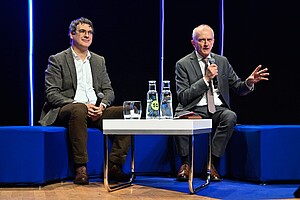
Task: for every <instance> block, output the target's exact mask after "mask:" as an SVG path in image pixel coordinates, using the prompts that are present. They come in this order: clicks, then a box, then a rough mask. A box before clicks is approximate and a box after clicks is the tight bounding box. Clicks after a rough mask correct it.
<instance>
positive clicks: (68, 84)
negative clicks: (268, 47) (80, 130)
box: [39, 48, 115, 126]
mask: <svg viewBox="0 0 300 200" xmlns="http://www.w3.org/2000/svg"><path fill="white" fill-rule="evenodd" d="M90 65H91V71H92V76H93V87H94V90H95V93H96V94H97V93H99V92H102V93H103V94H104V98H103V99H102V102H103V103H105V104H106V105H107V106H110V105H111V104H112V103H113V101H114V99H115V95H114V91H113V88H112V86H111V81H110V78H109V76H108V73H107V71H106V66H105V60H104V57H102V56H99V55H97V54H95V53H93V52H91V58H90ZM76 88H77V76H76V68H75V63H74V59H73V55H72V50H71V48H68V49H67V50H64V51H62V52H60V53H57V54H56V55H52V56H50V57H49V60H48V66H47V69H46V70H45V103H44V106H43V109H42V113H41V116H40V121H39V123H40V124H41V125H43V126H47V125H51V124H53V123H54V122H55V120H56V118H57V116H58V113H59V110H60V108H61V107H62V106H64V105H66V104H68V103H72V102H73V101H74V97H75V92H76Z"/></svg>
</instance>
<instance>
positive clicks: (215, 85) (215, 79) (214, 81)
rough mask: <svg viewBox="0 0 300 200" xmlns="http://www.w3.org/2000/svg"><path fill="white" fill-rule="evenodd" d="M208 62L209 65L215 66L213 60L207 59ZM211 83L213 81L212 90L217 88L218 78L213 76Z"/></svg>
mask: <svg viewBox="0 0 300 200" xmlns="http://www.w3.org/2000/svg"><path fill="white" fill-rule="evenodd" d="M208 61H209V63H210V64H215V63H216V60H215V58H210V59H208ZM212 81H213V84H214V88H218V78H217V76H215V77H214V78H213V80H212Z"/></svg>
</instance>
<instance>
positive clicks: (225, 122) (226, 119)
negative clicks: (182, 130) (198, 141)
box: [174, 106, 237, 157]
mask: <svg viewBox="0 0 300 200" xmlns="http://www.w3.org/2000/svg"><path fill="white" fill-rule="evenodd" d="M193 111H194V112H195V113H197V114H199V115H200V116H202V118H203V119H207V118H211V119H212V155H214V156H216V157H221V156H222V155H223V154H224V152H225V149H226V146H227V144H228V141H229V140H230V138H231V136H232V133H233V130H234V126H235V125H236V121H237V116H236V114H235V112H233V111H232V110H229V109H228V108H226V107H223V106H216V112H215V113H214V114H210V113H208V110H207V106H198V107H195V108H194V109H193ZM174 141H175V147H176V152H177V154H178V155H179V156H187V155H189V137H188V136H174Z"/></svg>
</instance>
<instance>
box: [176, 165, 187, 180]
mask: <svg viewBox="0 0 300 200" xmlns="http://www.w3.org/2000/svg"><path fill="white" fill-rule="evenodd" d="M189 171H190V166H189V165H188V164H184V165H181V167H180V170H179V171H178V174H177V178H176V180H177V181H182V182H186V181H188V180H189Z"/></svg>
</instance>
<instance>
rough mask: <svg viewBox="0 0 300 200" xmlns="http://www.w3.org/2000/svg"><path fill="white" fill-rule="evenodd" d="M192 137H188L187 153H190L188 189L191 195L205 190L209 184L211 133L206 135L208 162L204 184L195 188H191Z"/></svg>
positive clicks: (192, 167) (192, 172)
mask: <svg viewBox="0 0 300 200" xmlns="http://www.w3.org/2000/svg"><path fill="white" fill-rule="evenodd" d="M194 137H195V135H190V136H189V152H190V158H191V159H190V162H191V163H190V171H189V180H188V183H189V189H190V193H191V194H195V193H197V192H199V191H200V190H202V189H204V188H206V187H207V186H208V185H209V184H210V175H211V133H208V161H207V164H208V166H207V178H206V182H205V183H204V184H202V185H200V186H198V187H196V188H194V186H193V178H194V177H193V176H194Z"/></svg>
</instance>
